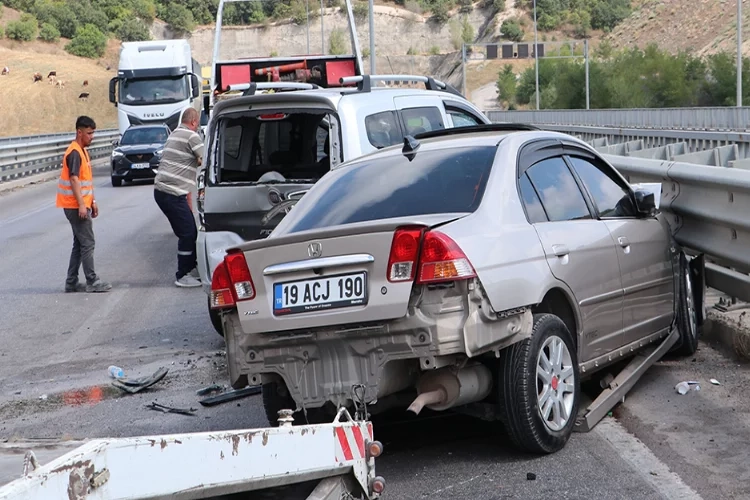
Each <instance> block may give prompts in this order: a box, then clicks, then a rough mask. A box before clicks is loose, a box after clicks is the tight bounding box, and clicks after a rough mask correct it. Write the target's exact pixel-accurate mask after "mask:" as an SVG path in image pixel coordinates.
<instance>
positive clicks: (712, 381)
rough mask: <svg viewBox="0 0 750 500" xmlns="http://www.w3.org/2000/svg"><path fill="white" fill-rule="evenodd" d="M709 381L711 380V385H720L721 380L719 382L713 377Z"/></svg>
mask: <svg viewBox="0 0 750 500" xmlns="http://www.w3.org/2000/svg"><path fill="white" fill-rule="evenodd" d="M709 382H711V383H712V384H713V385H721V382H719V381H718V380H716V379H715V378H712V379H711V380H709Z"/></svg>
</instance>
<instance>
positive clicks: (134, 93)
mask: <svg viewBox="0 0 750 500" xmlns="http://www.w3.org/2000/svg"><path fill="white" fill-rule="evenodd" d="M200 96H201V66H200V65H199V64H198V62H197V61H196V60H195V59H194V58H193V56H192V50H191V48H190V44H189V43H188V41H187V40H184V39H180V40H154V41H147V42H123V44H122V46H121V47H120V62H119V66H118V68H117V76H116V77H114V78H112V80H110V82H109V100H110V102H112V103H113V104H114V105H115V106H116V107H117V122H118V127H119V130H120V135H122V134H123V132H125V130H127V128H128V127H130V126H131V125H151V124H157V123H166V124H167V126H169V128H170V129H171V130H174V129H175V128H176V127H177V125H178V124H179V119H180V116H181V114H182V112H183V111H184V110H185V109H186V108H188V107H192V108H195V109H196V110H197V111H200V110H201V99H200Z"/></svg>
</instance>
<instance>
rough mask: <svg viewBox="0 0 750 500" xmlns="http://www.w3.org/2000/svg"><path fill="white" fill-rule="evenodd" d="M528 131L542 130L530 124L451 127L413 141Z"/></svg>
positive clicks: (420, 136) (424, 133)
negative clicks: (480, 133) (447, 136)
mask: <svg viewBox="0 0 750 500" xmlns="http://www.w3.org/2000/svg"><path fill="white" fill-rule="evenodd" d="M524 130H526V131H528V130H542V129H540V128H539V127H537V126H536V125H531V124H530V123H483V124H481V125H468V126H465V127H452V128H441V129H437V130H431V131H429V132H422V133H421V134H416V135H415V136H414V138H415V139H417V140H419V139H429V138H432V137H442V136H446V135H459V134H471V133H474V132H511V131H524Z"/></svg>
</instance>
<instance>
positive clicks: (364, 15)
mask: <svg viewBox="0 0 750 500" xmlns="http://www.w3.org/2000/svg"><path fill="white" fill-rule="evenodd" d="M352 13H353V14H354V19H355V20H356V21H358V22H364V21H366V20H367V19H368V17H369V16H370V6H369V5H368V3H367V2H359V1H357V2H354V3H353V5H352Z"/></svg>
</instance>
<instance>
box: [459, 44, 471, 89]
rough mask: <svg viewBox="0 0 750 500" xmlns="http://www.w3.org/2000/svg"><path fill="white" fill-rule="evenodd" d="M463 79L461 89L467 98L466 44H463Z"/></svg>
mask: <svg viewBox="0 0 750 500" xmlns="http://www.w3.org/2000/svg"><path fill="white" fill-rule="evenodd" d="M461 79H462V80H463V81H462V82H461V91H462V92H463V94H464V97H465V98H467V99H468V98H469V96H468V94H467V93H466V44H465V43H464V44H462V45H461Z"/></svg>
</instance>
